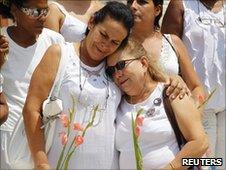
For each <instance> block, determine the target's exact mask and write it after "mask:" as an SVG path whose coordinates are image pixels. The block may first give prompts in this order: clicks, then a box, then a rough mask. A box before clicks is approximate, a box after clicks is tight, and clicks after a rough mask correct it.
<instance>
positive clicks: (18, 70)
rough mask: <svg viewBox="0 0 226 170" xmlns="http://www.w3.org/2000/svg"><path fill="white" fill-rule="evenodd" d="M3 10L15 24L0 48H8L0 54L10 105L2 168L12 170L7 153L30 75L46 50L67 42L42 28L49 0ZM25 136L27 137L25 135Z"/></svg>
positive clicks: (3, 133) (5, 33) (20, 2)
mask: <svg viewBox="0 0 226 170" xmlns="http://www.w3.org/2000/svg"><path fill="white" fill-rule="evenodd" d="M0 3H2V1H1V2H0ZM1 7H2V8H1V9H0V10H1V14H3V15H5V16H6V17H10V18H13V19H14V20H15V22H16V24H15V25H13V26H9V27H3V28H2V29H1V33H2V35H3V36H1V37H0V39H1V40H3V41H4V42H5V43H3V44H2V46H1V47H0V48H2V47H4V48H7V47H8V49H9V53H8V54H5V52H4V51H2V52H0V58H1V59H2V58H3V57H4V56H5V55H6V56H7V57H6V61H5V63H4V64H3V65H2V67H1V70H0V71H1V74H2V75H3V77H4V83H3V92H4V94H5V96H6V100H7V104H8V106H9V115H8V119H7V121H6V122H5V123H4V124H3V125H1V127H0V130H1V138H0V139H1V163H0V167H1V168H2V169H11V168H12V166H13V165H14V161H15V160H13V159H12V155H9V154H8V153H9V152H8V150H9V142H10V140H11V137H12V133H13V132H14V129H15V127H16V125H17V123H18V122H19V120H20V119H21V117H22V108H23V106H24V103H25V99H26V96H27V91H28V87H29V83H30V78H31V75H32V73H33V71H34V69H35V67H36V66H37V65H38V63H39V62H40V60H41V59H42V57H43V55H44V53H45V51H46V50H47V48H48V47H49V46H50V45H52V44H55V43H60V42H64V39H63V37H62V36H61V35H60V34H58V33H56V32H54V31H52V30H49V29H43V23H44V22H45V19H46V16H47V14H48V4H47V1H46V0H36V1H33V0H26V1H25V0H15V1H12V3H9V4H5V6H1ZM5 45H6V46H5ZM23 137H24V138H25V135H24V136H23ZM13 145H14V146H16V145H17V144H16V143H15V144H13ZM14 156H15V155H14ZM14 168H18V167H14Z"/></svg>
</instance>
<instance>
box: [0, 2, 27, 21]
mask: <svg viewBox="0 0 226 170" xmlns="http://www.w3.org/2000/svg"><path fill="white" fill-rule="evenodd" d="M26 1H27V0H0V15H2V16H3V17H6V18H11V19H14V18H13V15H12V14H11V13H10V9H11V6H12V4H14V5H15V6H17V7H21V6H23V3H24V2H26Z"/></svg>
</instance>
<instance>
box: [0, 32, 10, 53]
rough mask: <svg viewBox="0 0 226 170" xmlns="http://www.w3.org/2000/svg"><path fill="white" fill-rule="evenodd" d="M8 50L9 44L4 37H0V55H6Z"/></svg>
mask: <svg viewBox="0 0 226 170" xmlns="http://www.w3.org/2000/svg"><path fill="white" fill-rule="evenodd" d="M8 50H9V42H8V41H7V39H6V37H5V36H2V35H0V53H7V52H8Z"/></svg>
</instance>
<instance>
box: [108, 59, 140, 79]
mask: <svg viewBox="0 0 226 170" xmlns="http://www.w3.org/2000/svg"><path fill="white" fill-rule="evenodd" d="M138 59H139V58H133V59H128V60H121V61H119V62H117V63H116V64H115V65H114V66H108V67H107V68H106V69H105V74H106V76H107V77H109V78H110V79H113V75H114V73H115V72H116V71H117V70H122V69H124V68H125V67H126V65H127V64H129V63H131V62H132V61H134V60H138ZM128 61H130V62H129V63H127V62H128Z"/></svg>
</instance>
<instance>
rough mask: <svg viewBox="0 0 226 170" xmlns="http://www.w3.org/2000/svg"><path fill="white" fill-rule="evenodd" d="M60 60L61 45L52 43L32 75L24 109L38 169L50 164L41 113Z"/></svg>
mask: <svg viewBox="0 0 226 170" xmlns="http://www.w3.org/2000/svg"><path fill="white" fill-rule="evenodd" d="M59 61H60V47H59V46H58V45H52V46H51V47H49V49H48V50H47V51H46V53H45V55H44V57H43V59H42V60H41V62H40V64H39V65H38V66H37V68H36V69H35V71H34V73H33V75H32V78H31V83H30V87H29V91H28V95H27V99H26V102H25V106H24V109H23V117H24V123H25V130H26V134H27V139H28V143H29V147H30V150H31V154H32V157H33V160H34V164H35V166H36V168H37V169H38V167H39V166H40V165H48V159H47V155H46V153H45V145H44V131H43V130H41V129H40V127H41V125H42V123H41V119H40V114H41V112H42V110H41V108H42V103H43V101H44V100H45V99H46V98H47V97H48V94H49V92H50V90H51V87H52V85H53V82H54V80H55V77H56V73H57V70H58V65H59Z"/></svg>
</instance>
